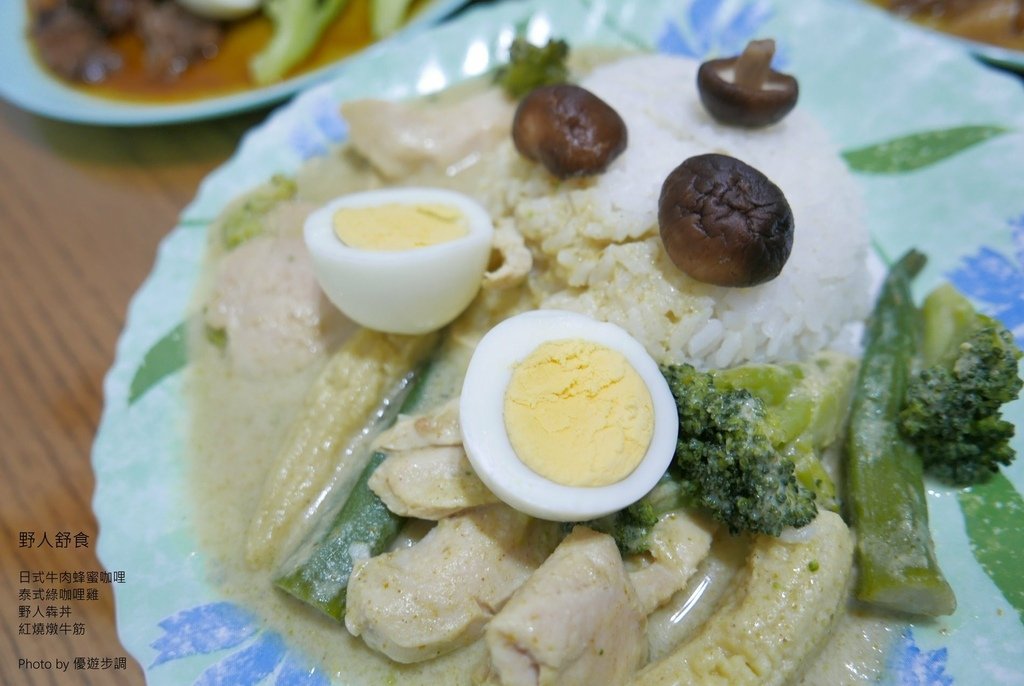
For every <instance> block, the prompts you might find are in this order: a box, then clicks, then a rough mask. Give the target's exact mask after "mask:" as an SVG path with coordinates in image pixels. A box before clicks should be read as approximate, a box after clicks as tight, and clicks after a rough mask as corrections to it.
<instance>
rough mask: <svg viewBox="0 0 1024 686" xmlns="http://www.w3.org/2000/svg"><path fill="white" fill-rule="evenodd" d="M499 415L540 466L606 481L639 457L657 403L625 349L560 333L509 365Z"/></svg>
mask: <svg viewBox="0 0 1024 686" xmlns="http://www.w3.org/2000/svg"><path fill="white" fill-rule="evenodd" d="M504 422H505V429H506V431H507V433H508V437H509V440H510V441H511V443H512V448H513V450H515V453H516V456H517V457H518V458H519V459H520V460H521V461H522V462H523V463H524V464H525V465H526V466H527V467H529V468H530V469H532V470H533V471H534V472H536V473H537V474H540V475H541V476H543V477H545V478H547V479H550V480H551V481H554V482H556V483H559V484H562V485H565V486H607V485H609V484H613V483H615V482H617V481H621V480H622V479H624V478H626V477H627V476H629V474H630V473H631V472H632V471H633V470H634V469H636V467H637V465H638V464H640V462H641V461H642V460H643V458H644V455H645V454H646V452H647V448H648V446H649V444H650V442H651V437H652V435H653V433H654V407H653V401H652V399H651V393H650V391H649V390H648V389H647V385H646V384H645V383H644V381H643V379H642V378H641V377H640V375H639V374H638V373H637V371H636V370H635V369H634V368H633V366H632V365H631V364H630V363H629V361H628V360H627V359H626V358H625V356H624V355H623V354H622V353H620V352H618V351H616V350H612V349H611V348H608V347H606V346H603V345H599V344H597V343H593V342H590V341H583V340H559V341H549V342H547V343H543V344H542V345H540V346H538V347H537V348H536V349H535V350H534V351H533V352H531V353H530V355H529V356H527V357H526V359H524V360H523V361H522V362H520V363H519V364H517V365H516V367H515V369H513V371H512V378H511V380H510V381H509V384H508V387H507V388H506V390H505V399H504Z"/></svg>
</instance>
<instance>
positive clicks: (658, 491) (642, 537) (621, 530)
mask: <svg viewBox="0 0 1024 686" xmlns="http://www.w3.org/2000/svg"><path fill="white" fill-rule="evenodd" d="M684 504H685V503H684V500H683V494H682V488H681V486H680V483H679V481H678V480H676V479H675V478H674V477H673V476H672V475H671V474H666V475H665V476H663V477H662V478H661V480H660V481H659V482H658V483H657V484H656V485H655V486H654V488H652V489H651V491H650V492H649V493H648V494H647V495H645V496H644V497H643V498H641V499H640V500H638V501H637V502H635V503H633V504H632V505H630V506H629V507H627V508H626V509H624V510H620V511H618V512H616V513H614V514H610V515H608V516H607V517H602V518H600V519H594V520H591V521H589V522H585V524H586V525H587V526H589V527H590V528H591V529H594V530H595V531H600V532H603V533H606V534H608V535H610V536H611V537H612V538H614V539H615V544H616V545H617V546H619V551H620V552H621V553H622V554H623V555H633V554H636V553H642V552H644V551H646V550H648V549H649V548H650V535H651V529H653V528H654V525H655V524H657V523H658V519H660V518H661V516H662V515H663V514H665V513H666V512H671V511H672V510H677V509H679V508H680V507H682V506H683V505H684ZM569 528H571V526H570V527H569Z"/></svg>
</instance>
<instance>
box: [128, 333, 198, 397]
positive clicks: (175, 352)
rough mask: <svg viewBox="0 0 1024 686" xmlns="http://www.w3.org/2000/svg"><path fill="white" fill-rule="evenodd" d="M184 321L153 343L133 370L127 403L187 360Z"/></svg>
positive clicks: (173, 371)
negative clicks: (133, 374) (140, 362)
mask: <svg viewBox="0 0 1024 686" xmlns="http://www.w3.org/2000/svg"><path fill="white" fill-rule="evenodd" d="M186 335H187V329H186V323H185V322H182V323H181V324H178V325H177V326H176V327H174V328H173V329H171V330H170V331H168V332H167V333H166V334H165V335H164V337H163V338H161V339H160V340H159V341H157V342H156V343H154V344H153V347H151V348H150V349H149V350H148V351H147V352H146V355H145V357H143V358H142V364H140V365H139V368H138V369H136V370H135V376H133V377H132V383H131V387H130V388H129V390H128V404H129V405H131V404H132V403H134V402H135V401H136V400H138V399H139V398H141V397H142V396H143V394H145V392H146V391H148V390H149V389H150V388H152V387H153V386H155V385H157V384H158V383H160V381H161V380H163V379H164V378H165V377H167V376H170V375H171V374H173V373H175V372H176V371H178V370H179V369H181V368H182V367H184V366H185V364H186V363H187V362H188V350H187V341H186Z"/></svg>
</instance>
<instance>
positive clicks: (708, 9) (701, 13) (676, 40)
mask: <svg viewBox="0 0 1024 686" xmlns="http://www.w3.org/2000/svg"><path fill="white" fill-rule="evenodd" d="M727 4H728V3H727V2H726V0H695V1H694V2H693V4H692V5H690V10H689V12H688V13H687V24H688V26H689V30H685V29H683V28H681V27H680V26H679V25H678V24H675V23H672V22H668V23H666V24H665V28H664V29H663V31H662V33H661V35H660V36H659V37H658V40H657V43H656V46H657V49H658V51H659V52H664V53H670V54H676V55H685V56H687V57H692V58H694V59H703V58H705V57H707V56H709V55H732V54H737V53H739V52H741V51H742V50H743V47H744V46H745V45H746V44H747V41H748V40H750V38H751V37H753V35H754V34H755V33H756V32H757V30H758V29H759V28H760V27H761V25H762V24H764V23H765V22H766V21H767V20H768V18H769V16H770V10H769V9H768V6H767V4H766V3H765V2H762V1H761V0H754V1H752V2H745V3H743V4H742V5H740V6H739V7H737V8H735V9H732V8H730V7H728V6H727ZM776 57H778V55H776ZM776 61H779V60H776Z"/></svg>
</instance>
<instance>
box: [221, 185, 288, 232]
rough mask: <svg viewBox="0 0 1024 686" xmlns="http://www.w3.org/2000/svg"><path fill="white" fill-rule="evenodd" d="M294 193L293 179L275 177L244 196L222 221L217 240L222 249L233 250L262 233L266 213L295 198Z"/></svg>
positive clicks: (264, 227)
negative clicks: (219, 240)
mask: <svg viewBox="0 0 1024 686" xmlns="http://www.w3.org/2000/svg"><path fill="white" fill-rule="evenodd" d="M297 191H298V187H297V186H296V184H295V181H294V179H291V178H289V177H287V176H284V175H282V174H275V175H274V176H272V177H271V179H270V181H269V182H268V183H266V184H265V185H263V186H261V187H260V188H258V189H256V190H255V191H253V192H252V193H250V194H249V195H248V196H246V197H245V199H244V200H243V201H242V203H241V204H240V205H237V206H235V207H233V208H231V209H230V210H229V211H228V212H227V213H225V215H224V218H223V219H222V220H221V224H220V237H221V242H222V243H223V245H224V248H225V249H227V250H233V249H234V248H237V247H238V246H239V245H241V244H242V243H244V242H246V241H247V240H249V239H250V238H255V237H256V236H259V235H261V234H263V232H264V231H265V230H266V215H267V213H268V212H270V210H272V209H274V207H276V206H277V205H278V204H280V203H282V202H285V201H287V200H291V199H292V198H294V197H295V194H296V192H297Z"/></svg>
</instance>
